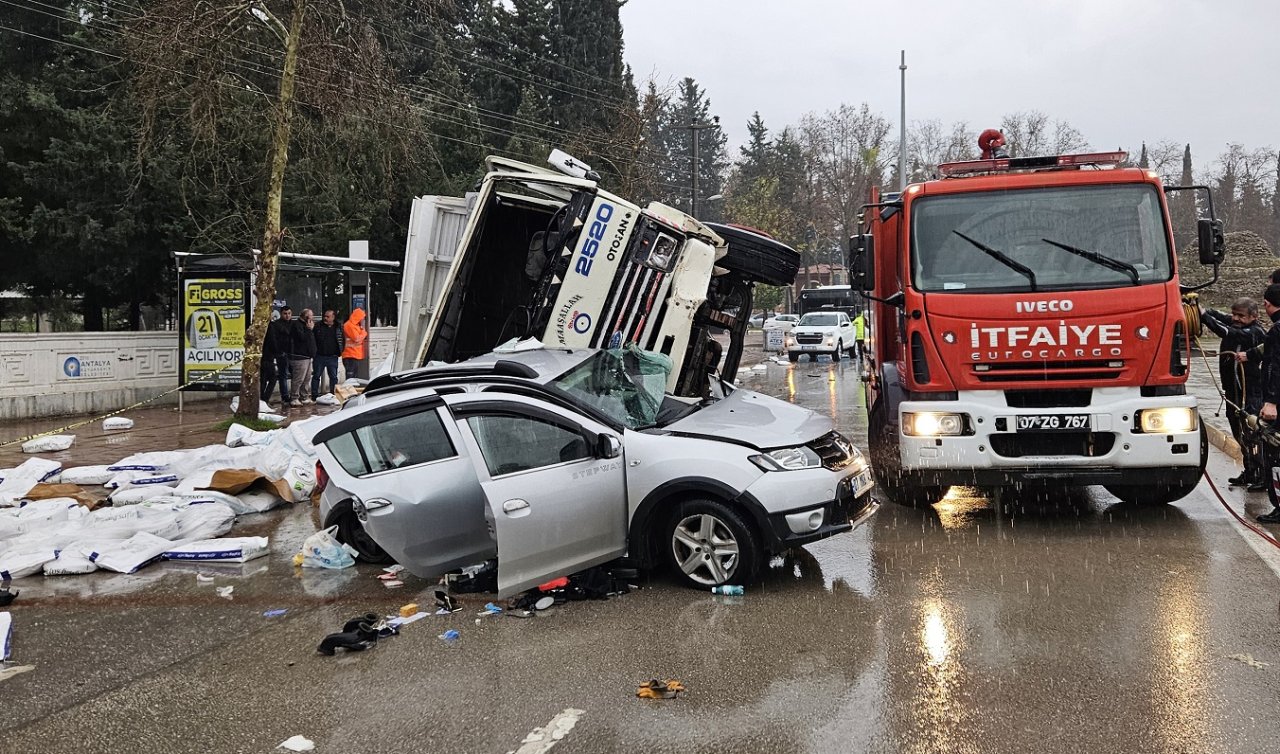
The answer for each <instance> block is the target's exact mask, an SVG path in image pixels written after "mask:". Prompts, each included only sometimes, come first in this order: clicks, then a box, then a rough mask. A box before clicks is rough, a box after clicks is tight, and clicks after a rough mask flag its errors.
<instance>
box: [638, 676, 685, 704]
mask: <svg viewBox="0 0 1280 754" xmlns="http://www.w3.org/2000/svg"><path fill="white" fill-rule="evenodd" d="M684 690H685V688H684V684H683V683H681V682H680V681H677V680H674V679H672V680H665V681H660V680H658V679H657V678H653V679H651V680H648V681H645V682H644V683H642V684H640V688H638V689H636V696H638V697H640V698H641V699H675V698H676V697H677V696H679V695H680V692H681V691H684Z"/></svg>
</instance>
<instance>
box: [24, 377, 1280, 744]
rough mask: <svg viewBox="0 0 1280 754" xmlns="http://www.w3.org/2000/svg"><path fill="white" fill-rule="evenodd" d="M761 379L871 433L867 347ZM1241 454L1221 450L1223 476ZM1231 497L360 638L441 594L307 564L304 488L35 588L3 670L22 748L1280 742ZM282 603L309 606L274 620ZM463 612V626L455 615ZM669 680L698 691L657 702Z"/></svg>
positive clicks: (940, 520) (939, 517) (911, 527)
mask: <svg viewBox="0 0 1280 754" xmlns="http://www.w3.org/2000/svg"><path fill="white" fill-rule="evenodd" d="M742 383H743V384H744V386H746V387H753V388H756V389H760V390H763V391H765V392H769V393H772V394H775V395H779V396H781V397H784V398H789V399H791V400H794V401H795V402H797V403H800V404H803V405H806V406H809V407H812V408H814V409H816V410H819V411H823V412H830V413H832V414H833V415H834V416H835V417H836V420H837V422H838V423H839V424H840V426H841V428H842V429H844V430H845V431H846V432H848V433H849V434H850V435H852V436H854V437H857V438H859V439H860V441H863V442H865V419H864V414H863V413H862V409H861V401H862V390H861V384H860V382H859V381H858V378H857V368H856V365H854V364H851V363H849V362H847V361H846V362H842V363H840V364H834V365H833V364H831V363H829V362H827V361H826V360H823V361H820V362H818V363H801V364H798V365H796V366H795V367H794V368H793V367H790V366H787V365H776V364H771V365H768V366H767V367H766V368H765V369H762V370H758V371H756V372H753V373H752V374H751V376H749V377H747V378H745V379H743V380H742ZM1235 472H1236V467H1233V466H1231V465H1229V462H1228V461H1226V460H1225V459H1224V458H1223V457H1222V456H1221V455H1220V454H1218V453H1217V452H1216V451H1214V457H1213V459H1212V460H1211V473H1212V475H1213V477H1214V478H1215V479H1217V480H1222V479H1225V478H1226V477H1227V476H1231V475H1233V474H1234V473H1235ZM1211 494H1212V493H1210V492H1209V491H1208V488H1207V486H1206V485H1202V486H1201V488H1200V490H1198V491H1197V492H1196V493H1195V494H1194V495H1193V496H1192V497H1190V498H1187V499H1186V500H1184V501H1182V502H1180V503H1178V504H1176V505H1174V506H1168V507H1164V508H1157V509H1134V508H1130V507H1128V506H1123V505H1120V504H1118V503H1117V502H1116V501H1115V500H1114V499H1112V498H1110V497H1109V496H1108V495H1107V494H1106V493H1105V492H1103V491H1102V490H1101V489H1099V488H1091V489H1088V490H1062V491H1057V492H1055V493H1054V494H1053V495H1052V496H1050V497H1049V499H1045V500H1033V499H1006V500H1002V501H996V502H992V501H990V500H988V499H986V498H985V497H982V496H979V495H976V494H972V493H971V492H969V491H960V492H958V493H953V495H952V496H951V497H949V498H948V499H947V500H945V501H944V502H943V503H941V504H939V505H938V506H936V507H935V508H933V509H929V510H925V511H915V510H909V509H904V508H900V507H897V506H894V505H886V506H885V507H884V508H883V509H882V510H881V512H880V513H879V514H878V515H877V516H876V517H875V518H874V519H873V520H872V521H871V522H870V524H869V525H868V526H866V527H864V528H862V529H860V530H858V531H856V532H854V533H852V534H847V535H842V536H839V537H835V538H832V539H829V540H826V541H824V542H821V543H818V544H816V545H811V546H809V547H808V548H805V549H804V550H802V551H799V552H798V553H796V555H795V556H794V557H793V558H791V559H789V560H786V561H783V560H778V561H775V563H774V567H773V568H772V569H771V571H770V573H769V574H768V576H767V578H766V580H765V581H764V582H763V583H762V584H759V585H756V586H753V587H751V588H750V589H749V590H748V592H747V594H746V595H745V596H743V597H716V596H712V595H709V594H701V593H698V592H694V591H691V590H687V589H684V588H681V587H678V586H675V585H674V584H673V583H671V582H670V581H668V580H667V579H665V578H664V577H662V576H654V577H650V578H644V579H642V580H641V586H642V588H641V589H640V590H639V591H636V592H633V593H631V594H628V595H625V596H622V597H618V598H614V599H611V600H609V601H605V602H589V603H586V602H583V603H571V604H568V605H563V606H557V607H556V608H554V609H553V610H552V611H549V612H548V613H546V614H544V615H540V616H539V617H536V618H533V619H526V620H520V619H516V618H511V617H486V618H481V619H480V623H479V625H477V624H476V622H475V621H476V616H475V613H476V611H477V610H479V609H480V607H481V605H482V604H483V603H484V601H485V600H484V599H477V598H475V597H469V598H467V601H466V603H465V604H466V608H467V609H466V610H464V611H463V612H462V613H458V614H455V615H451V616H447V617H435V616H432V617H429V618H427V619H425V620H422V621H420V622H418V623H416V624H413V625H410V626H407V627H405V629H404V631H403V633H402V635H401V636H399V637H395V638H392V639H389V640H385V641H384V642H382V643H381V644H380V646H378V647H377V648H376V649H374V650H372V651H369V652H365V653H363V654H353V655H348V656H341V655H340V656H339V657H337V658H325V657H320V656H317V655H316V654H315V653H314V647H315V645H316V643H317V642H318V641H319V639H320V638H321V637H322V636H323V635H324V634H326V633H328V632H330V631H333V630H335V629H336V628H337V626H339V625H340V624H341V623H342V622H343V621H344V620H346V619H347V618H349V617H352V616H354V615H356V614H359V613H363V612H365V611H367V610H370V609H372V610H377V611H391V610H393V609H395V608H396V607H398V606H399V605H401V604H403V603H406V602H411V601H418V602H421V603H424V604H428V603H430V602H431V598H430V593H431V591H432V590H431V587H430V585H428V584H426V583H425V582H422V581H420V580H416V579H407V580H406V581H407V583H406V585H405V587H403V588H401V589H398V590H388V589H386V588H384V587H383V586H381V584H380V582H378V581H377V580H376V579H375V578H374V574H375V573H376V572H377V570H376V569H372V568H368V567H361V568H359V569H356V570H349V571H344V572H314V571H309V570H307V571H303V570H295V569H293V568H292V567H291V566H290V564H289V562H288V560H289V556H290V555H291V554H292V553H293V552H295V551H296V550H297V548H298V546H299V545H300V544H301V542H302V540H303V539H304V538H305V537H306V535H307V534H309V533H310V532H311V531H312V530H313V528H314V522H313V521H312V519H311V511H310V510H309V509H307V508H305V507H299V508H295V509H293V510H289V511H284V512H277V513H273V514H267V515H265V516H260V517H258V518H259V520H258V521H246V522H244V524H242V525H238V527H237V532H236V533H238V534H259V533H265V534H270V535H271V536H272V538H273V553H272V555H271V556H270V557H269V559H265V560H259V561H255V562H252V563H249V564H247V565H245V566H243V567H233V568H227V569H225V570H222V569H219V570H218V571H216V576H215V580H214V582H212V583H203V582H197V580H196V577H195V572H194V571H193V570H192V569H190V568H183V567H180V566H178V565H175V564H161V565H157V566H152V567H151V568H148V569H146V570H144V571H142V572H140V573H139V574H137V575H134V576H116V575H106V574H94V575H91V576H87V577H85V576H81V577H65V578H63V579H26V580H24V581H26V582H28V583H25V584H19V585H17V586H19V588H21V589H22V590H23V594H22V596H21V597H20V598H19V600H18V602H16V603H15V604H14V605H13V606H12V607H11V608H10V610H11V611H12V612H13V616H14V624H15V627H14V632H15V654H16V656H15V659H17V660H18V661H19V662H21V663H23V664H31V665H35V667H36V669H35V670H34V671H32V672H29V673H26V674H24V675H20V676H16V677H13V678H11V679H9V680H6V681H3V682H2V683H0V709H3V710H4V714H3V716H0V751H2V752H60V751H67V752H72V751H74V752H81V751H103V752H107V751H112V752H117V751H129V752H138V753H141V752H151V751H157V752H161V751H163V752H171V751H217V752H223V751H226V752H241V751H243V752H268V751H271V750H272V749H273V747H275V746H276V745H277V744H278V743H280V742H281V741H283V740H284V739H286V738H288V737H289V736H292V735H294V734H302V735H304V736H306V737H308V738H311V739H313V740H315V742H316V746H317V748H316V750H317V751H321V752H338V751H343V752H384V751H385V752H408V751H432V752H437V751H438V752H506V751H510V750H514V749H516V748H517V747H518V746H519V745H520V742H521V739H522V738H523V736H524V735H525V734H526V733H528V732H529V731H531V730H533V729H534V728H536V727H538V726H542V725H545V724H547V723H548V721H550V720H551V719H552V717H553V716H555V715H556V714H557V713H560V712H561V711H563V710H565V709H577V710H581V711H582V712H581V717H580V720H579V721H578V723H577V726H576V727H575V728H574V729H573V730H572V731H571V732H570V733H569V734H568V735H567V736H566V737H565V738H564V739H563V740H562V741H561V742H560V743H559V744H558V745H557V746H556V748H555V749H554V751H555V752H556V753H557V754H567V753H571V752H598V751H622V750H626V751H646V752H668V751H669V752H677V751H678V752H689V751H717V752H721V751H723V752H811V751H812V752H844V751H875V752H1023V751H1043V752H1076V751H1089V752H1113V751H1116V752H1119V751H1123V752H1274V751H1276V749H1277V743H1276V742H1277V741H1280V603H1278V602H1277V600H1278V598H1280V589H1278V588H1277V587H1278V586H1280V576H1278V575H1277V574H1278V573H1280V571H1277V570H1275V569H1276V568H1280V566H1278V565H1277V563H1280V559H1277V558H1276V557H1275V554H1274V553H1268V555H1267V557H1269V558H1270V560H1266V559H1264V557H1263V556H1262V555H1260V554H1259V552H1257V551H1255V549H1254V548H1252V547H1251V546H1250V545H1249V544H1248V543H1247V542H1246V540H1245V539H1244V538H1243V537H1241V536H1240V535H1239V534H1237V532H1236V530H1235V528H1234V525H1233V524H1231V523H1229V522H1228V520H1227V518H1226V516H1225V514H1224V512H1223V510H1222V508H1221V507H1220V506H1219V505H1218V503H1217V502H1216V501H1214V500H1213V499H1212V497H1211ZM1252 497H1253V498H1257V497H1259V496H1257V495H1254V496H1252ZM1228 500H1230V501H1231V502H1233V503H1234V504H1235V505H1237V507H1238V508H1243V501H1244V497H1243V496H1241V495H1239V494H1238V493H1228ZM1262 507H1263V506H1262V504H1261V501H1260V500H1253V501H1252V502H1251V503H1250V507H1249V510H1250V511H1251V512H1259V511H1260V510H1261V509H1262ZM209 570H211V569H206V571H209ZM224 585H234V586H235V591H234V594H233V595H232V597H233V598H232V599H231V600H229V601H228V600H225V599H221V598H219V597H218V596H216V594H215V593H214V588H215V587H217V586H224ZM273 608H287V609H288V611H289V612H288V613H287V614H286V615H285V616H283V617H279V618H265V617H263V616H262V613H263V612H264V611H266V610H269V609H273ZM447 628H455V629H457V630H458V631H460V632H461V634H462V638H461V639H460V640H459V641H458V642H456V643H454V644H446V643H445V642H443V641H441V640H439V639H437V638H436V635H437V634H439V633H441V632H443V631H444V630H445V629H447ZM1233 656H1236V657H1237V658H1245V657H1246V656H1247V657H1248V658H1251V659H1254V660H1256V661H1258V662H1263V663H1270V665H1265V666H1261V667H1254V666H1251V665H1249V664H1246V663H1245V662H1243V661H1241V659H1233ZM651 677H664V678H665V677H674V678H679V679H680V680H682V681H684V683H685V684H686V686H687V687H688V689H689V690H688V692H687V693H686V694H685V695H684V696H682V697H681V698H679V699H676V700H669V701H648V700H638V699H636V698H635V697H634V692H635V687H636V685H637V684H638V683H639V682H640V681H643V680H645V679H647V678H651Z"/></svg>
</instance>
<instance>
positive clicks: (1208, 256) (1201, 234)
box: [1196, 219, 1227, 265]
mask: <svg viewBox="0 0 1280 754" xmlns="http://www.w3.org/2000/svg"><path fill="white" fill-rule="evenodd" d="M1196 235H1197V240H1198V242H1199V246H1200V264H1213V265H1217V264H1221V263H1222V259H1223V257H1225V256H1226V255H1227V241H1226V238H1225V237H1224V236H1223V233H1222V221H1221V220H1208V219H1203V220H1200V221H1198V222H1197V223H1196Z"/></svg>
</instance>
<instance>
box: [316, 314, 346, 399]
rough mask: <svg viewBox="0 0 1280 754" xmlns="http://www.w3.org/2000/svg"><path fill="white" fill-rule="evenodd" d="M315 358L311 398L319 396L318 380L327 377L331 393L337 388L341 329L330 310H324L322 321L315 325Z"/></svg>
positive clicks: (336, 317)
mask: <svg viewBox="0 0 1280 754" xmlns="http://www.w3.org/2000/svg"><path fill="white" fill-rule="evenodd" d="M315 338H316V358H315V361H314V362H313V364H312V370H311V397H312V399H315V398H317V397H319V396H320V378H321V377H322V376H325V374H326V373H327V375H328V380H329V382H328V388H327V389H326V391H325V392H328V393H332V392H333V389H334V388H335V387H337V386H338V356H339V355H340V354H341V353H342V328H341V327H339V326H338V315H337V313H336V312H334V311H333V310H332V309H326V310H325V312H324V320H323V321H322V322H320V324H318V325H316V329H315Z"/></svg>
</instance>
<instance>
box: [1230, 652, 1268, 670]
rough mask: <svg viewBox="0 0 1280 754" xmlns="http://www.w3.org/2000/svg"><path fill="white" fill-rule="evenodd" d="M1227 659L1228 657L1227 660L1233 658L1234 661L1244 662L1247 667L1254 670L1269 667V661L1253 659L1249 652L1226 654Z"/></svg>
mask: <svg viewBox="0 0 1280 754" xmlns="http://www.w3.org/2000/svg"><path fill="white" fill-rule="evenodd" d="M1227 659H1228V660H1235V661H1236V662H1241V663H1244V664H1245V665H1248V666H1249V667H1251V668H1253V669H1254V670H1262V669H1263V668H1269V667H1271V663H1269V662H1262V661H1260V660H1255V659H1253V655H1250V654H1233V655H1227Z"/></svg>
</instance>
